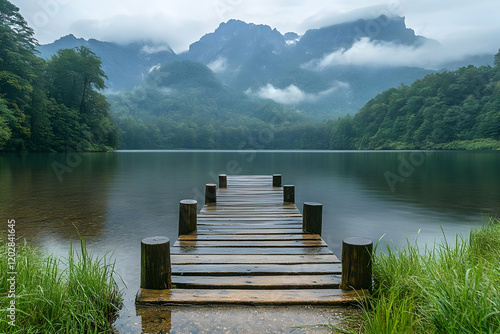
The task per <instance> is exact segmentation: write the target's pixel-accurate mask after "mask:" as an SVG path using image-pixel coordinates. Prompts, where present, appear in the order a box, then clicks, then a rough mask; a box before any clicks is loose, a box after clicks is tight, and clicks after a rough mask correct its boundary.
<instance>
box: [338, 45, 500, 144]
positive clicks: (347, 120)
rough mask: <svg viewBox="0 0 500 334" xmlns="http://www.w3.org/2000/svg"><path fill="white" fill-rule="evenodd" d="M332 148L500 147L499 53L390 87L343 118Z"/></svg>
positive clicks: (340, 120)
mask: <svg viewBox="0 0 500 334" xmlns="http://www.w3.org/2000/svg"><path fill="white" fill-rule="evenodd" d="M330 140H331V141H330V148H332V149H500V53H498V54H497V55H496V56H495V62H494V67H490V66H482V67H474V66H472V65H470V66H468V67H462V68H460V69H458V70H456V71H452V72H443V73H438V74H431V75H427V76H426V77H424V78H423V79H421V80H417V81H416V82H415V83H413V84H412V85H410V86H402V87H400V88H397V89H396V88H394V89H389V90H387V91H385V92H383V93H382V94H379V95H378V96H377V97H375V98H374V99H372V100H370V101H369V102H368V103H367V104H366V105H365V106H364V107H363V108H362V109H361V110H360V111H359V112H358V113H357V114H356V115H354V116H352V117H351V116H346V117H343V118H340V119H339V120H338V122H337V123H336V124H335V125H334V127H333V129H332V133H331V138H330Z"/></svg>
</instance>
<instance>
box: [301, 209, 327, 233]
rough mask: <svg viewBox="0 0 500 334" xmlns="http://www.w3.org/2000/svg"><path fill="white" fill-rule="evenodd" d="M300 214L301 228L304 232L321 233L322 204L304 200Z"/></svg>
mask: <svg viewBox="0 0 500 334" xmlns="http://www.w3.org/2000/svg"><path fill="white" fill-rule="evenodd" d="M302 214H303V218H302V228H303V230H304V232H305V233H313V234H319V235H321V230H322V228H323V204H321V203H314V202H305V203H304V209H303V213H302Z"/></svg>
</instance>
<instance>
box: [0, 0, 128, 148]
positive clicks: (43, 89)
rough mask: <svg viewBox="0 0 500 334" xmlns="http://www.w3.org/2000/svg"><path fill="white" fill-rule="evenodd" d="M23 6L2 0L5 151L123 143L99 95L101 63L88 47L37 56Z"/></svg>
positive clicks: (0, 98) (0, 109)
mask: <svg viewBox="0 0 500 334" xmlns="http://www.w3.org/2000/svg"><path fill="white" fill-rule="evenodd" d="M37 44H38V42H37V41H36V39H35V38H34V32H33V29H32V28H30V27H29V26H28V24H27V23H26V21H25V19H24V18H23V17H22V16H21V14H20V13H19V8H17V7H16V6H14V5H13V4H12V3H10V2H9V1H7V0H0V150H2V151H43V152H53V151H95V150H108V149H113V148H116V147H118V145H119V141H120V132H119V130H118V128H117V127H116V126H115V125H114V124H113V122H112V119H111V117H110V114H109V104H108V102H107V100H106V98H105V97H104V96H103V95H102V94H100V93H99V91H101V90H103V89H104V88H105V85H104V78H106V75H105V73H104V72H103V71H102V70H101V61H100V59H99V58H98V57H96V55H95V54H94V53H93V52H92V51H91V50H89V49H87V48H85V47H80V48H77V49H63V50H59V52H58V53H57V54H56V55H54V56H53V57H52V58H51V59H50V60H48V61H45V60H44V59H42V58H40V57H38V55H37V51H36V46H37Z"/></svg>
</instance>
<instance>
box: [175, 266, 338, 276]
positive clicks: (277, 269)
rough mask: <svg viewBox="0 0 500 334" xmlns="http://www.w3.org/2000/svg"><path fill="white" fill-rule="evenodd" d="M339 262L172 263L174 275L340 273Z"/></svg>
mask: <svg viewBox="0 0 500 334" xmlns="http://www.w3.org/2000/svg"><path fill="white" fill-rule="evenodd" d="M341 272H342V268H341V266H340V264H339V263H333V264H332V263H303V264H222V265H221V264H199V265H177V264H172V276H175V275H214V274H216V275H232V276H234V275H297V274H309V275H321V274H325V275H328V274H340V273H341Z"/></svg>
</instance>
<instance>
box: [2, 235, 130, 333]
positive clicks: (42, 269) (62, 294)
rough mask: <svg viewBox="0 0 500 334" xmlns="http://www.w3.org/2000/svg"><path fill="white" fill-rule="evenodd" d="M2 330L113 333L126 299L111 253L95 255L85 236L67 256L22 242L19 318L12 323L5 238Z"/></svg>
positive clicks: (17, 307)
mask: <svg viewBox="0 0 500 334" xmlns="http://www.w3.org/2000/svg"><path fill="white" fill-rule="evenodd" d="M0 242H1V245H0V256H1V259H0V296H1V301H0V308H1V311H0V317H1V318H0V333H79V334H80V333H111V332H113V331H114V330H113V327H112V323H113V321H114V319H115V317H116V315H117V312H118V311H119V310H120V308H121V306H122V304H123V299H122V296H121V294H120V292H119V289H118V286H117V284H116V281H115V279H114V275H115V274H116V273H115V269H114V263H110V262H109V259H108V256H107V255H106V256H104V257H102V258H98V257H92V256H91V255H90V254H89V253H88V252H87V247H86V244H85V242H84V241H83V239H82V240H81V251H80V252H79V253H77V252H76V251H75V250H74V249H73V247H72V246H70V249H69V255H68V258H55V257H53V256H47V255H44V254H42V252H40V251H39V250H38V249H37V248H34V247H32V246H30V245H28V244H27V243H26V242H24V243H22V244H21V243H19V245H18V248H17V256H16V260H17V265H16V267H17V268H16V271H17V275H16V298H15V301H16V320H15V326H11V325H9V324H8V321H10V319H8V318H7V310H6V309H7V307H8V305H9V303H10V299H9V298H8V296H7V291H8V289H9V284H8V282H7V278H8V276H7V272H9V271H10V270H8V267H7V243H6V242H5V240H0Z"/></svg>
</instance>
